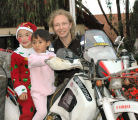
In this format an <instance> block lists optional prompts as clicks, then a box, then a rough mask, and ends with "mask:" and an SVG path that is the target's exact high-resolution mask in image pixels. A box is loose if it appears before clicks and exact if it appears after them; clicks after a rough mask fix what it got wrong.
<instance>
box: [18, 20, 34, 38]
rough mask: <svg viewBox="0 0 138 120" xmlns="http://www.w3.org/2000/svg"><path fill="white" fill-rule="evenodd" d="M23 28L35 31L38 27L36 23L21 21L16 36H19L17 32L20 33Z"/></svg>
mask: <svg viewBox="0 0 138 120" xmlns="http://www.w3.org/2000/svg"><path fill="white" fill-rule="evenodd" d="M21 29H25V30H28V31H30V32H32V33H33V32H35V31H36V30H37V27H36V25H34V24H32V23H31V22H24V23H21V24H20V25H18V26H17V30H16V38H17V34H18V32H19V30H21Z"/></svg>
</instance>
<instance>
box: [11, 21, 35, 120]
mask: <svg viewBox="0 0 138 120" xmlns="http://www.w3.org/2000/svg"><path fill="white" fill-rule="evenodd" d="M36 29H37V27H36V26H35V25H34V24H32V23H30V22H26V23H22V24H20V25H19V26H18V27H17V31H16V38H17V40H18V41H19V47H18V48H17V49H16V50H15V51H14V52H13V53H12V55H11V79H12V82H13V87H14V90H15V92H16V93H17V95H18V100H17V101H18V102H19V105H20V112H21V113H20V118H19V120H32V118H33V115H34V111H35V107H34V103H33V100H32V98H31V95H30V88H31V83H30V71H29V69H28V61H27V60H26V58H28V56H29V55H30V54H31V53H34V50H33V48H32V45H31V36H32V33H33V32H34V31H36Z"/></svg>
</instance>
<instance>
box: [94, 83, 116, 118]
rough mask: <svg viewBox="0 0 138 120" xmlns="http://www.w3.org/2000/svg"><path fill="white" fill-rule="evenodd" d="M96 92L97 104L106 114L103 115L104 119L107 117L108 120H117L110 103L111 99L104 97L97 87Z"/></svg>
mask: <svg viewBox="0 0 138 120" xmlns="http://www.w3.org/2000/svg"><path fill="white" fill-rule="evenodd" d="M95 92H96V93H95V94H96V98H97V104H98V106H99V107H100V106H101V107H100V108H101V112H102V111H103V112H104V114H101V115H102V117H103V118H104V117H106V119H107V120H115V116H114V113H113V110H112V106H111V103H110V98H106V97H103V96H102V94H101V92H100V90H99V88H98V87H97V86H95Z"/></svg>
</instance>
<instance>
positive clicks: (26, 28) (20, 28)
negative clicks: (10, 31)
mask: <svg viewBox="0 0 138 120" xmlns="http://www.w3.org/2000/svg"><path fill="white" fill-rule="evenodd" d="M22 29H24V30H28V31H30V32H32V33H33V30H32V29H30V28H28V27H19V28H18V29H17V30H16V38H17V34H18V32H19V30H22Z"/></svg>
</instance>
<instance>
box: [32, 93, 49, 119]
mask: <svg viewBox="0 0 138 120" xmlns="http://www.w3.org/2000/svg"><path fill="white" fill-rule="evenodd" d="M32 98H33V101H34V104H35V107H36V113H35V115H34V117H33V119H32V120H43V119H44V118H45V116H46V114H47V96H42V95H39V94H35V96H33V97H32Z"/></svg>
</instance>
